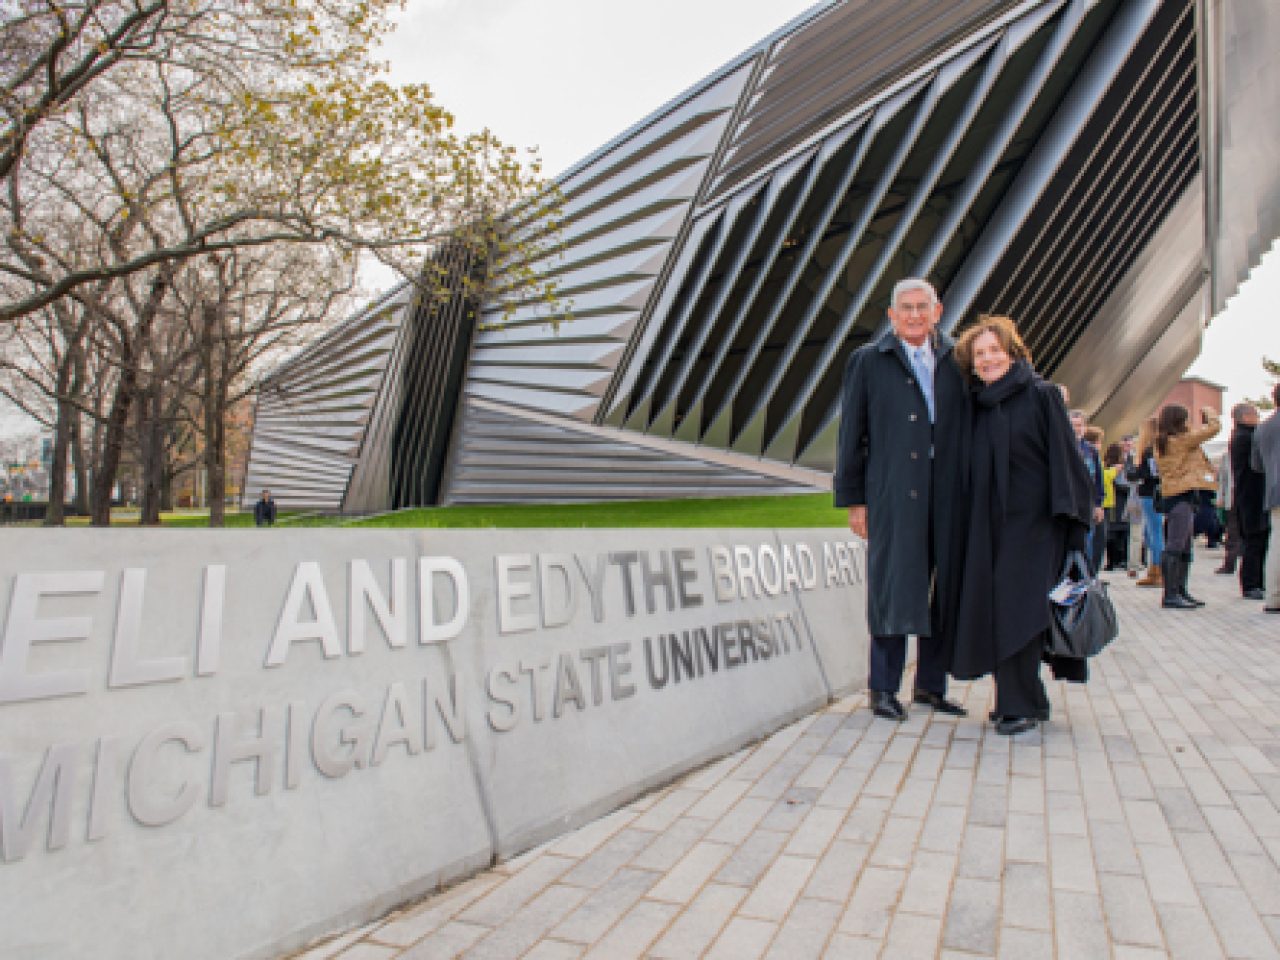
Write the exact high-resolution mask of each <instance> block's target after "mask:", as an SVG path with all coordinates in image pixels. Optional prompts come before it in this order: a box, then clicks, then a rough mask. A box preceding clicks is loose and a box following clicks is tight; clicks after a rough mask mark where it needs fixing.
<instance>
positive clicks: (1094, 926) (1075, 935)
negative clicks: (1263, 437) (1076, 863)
mask: <svg viewBox="0 0 1280 960" xmlns="http://www.w3.org/2000/svg"><path fill="white" fill-rule="evenodd" d="M1053 921H1054V922H1053V934H1054V940H1055V941H1056V942H1057V945H1058V957H1059V960H1097V958H1098V957H1105V956H1107V954H1108V953H1110V950H1111V948H1110V944H1109V943H1108V942H1107V928H1106V924H1105V923H1104V921H1103V916H1102V902H1101V901H1100V899H1099V898H1098V897H1097V895H1095V894H1091V893H1077V892H1075V891H1073V890H1054V892H1053Z"/></svg>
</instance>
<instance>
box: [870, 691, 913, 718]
mask: <svg viewBox="0 0 1280 960" xmlns="http://www.w3.org/2000/svg"><path fill="white" fill-rule="evenodd" d="M871 712H872V713H874V714H875V715H876V716H877V717H884V718H885V719H886V720H896V721H898V722H899V723H901V722H902V721H903V720H905V719H907V709H906V707H904V706H903V705H902V704H901V703H899V702H898V698H897V697H895V696H894V695H893V694H892V693H889V692H887V691H885V690H872V691H871Z"/></svg>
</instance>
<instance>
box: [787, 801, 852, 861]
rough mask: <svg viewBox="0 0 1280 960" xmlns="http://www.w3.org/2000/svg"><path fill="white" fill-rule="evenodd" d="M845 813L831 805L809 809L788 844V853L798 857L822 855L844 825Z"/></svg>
mask: <svg viewBox="0 0 1280 960" xmlns="http://www.w3.org/2000/svg"><path fill="white" fill-rule="evenodd" d="M844 819H845V818H844V813H843V812H842V811H840V810H834V809H832V808H830V807H814V808H812V809H810V810H809V813H808V814H807V815H806V816H805V818H804V820H803V821H802V822H801V824H800V826H799V828H797V830H796V832H795V833H794V834H793V835H792V837H791V840H790V842H789V843H788V844H787V848H786V849H787V853H789V854H791V855H792V856H797V857H820V856H822V853H823V851H824V850H826V849H827V847H829V846H830V845H831V841H832V840H833V839H834V838H835V835H836V833H837V832H838V831H839V830H840V828H841V827H842V826H843V825H844Z"/></svg>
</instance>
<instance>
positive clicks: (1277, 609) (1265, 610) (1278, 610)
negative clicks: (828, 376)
mask: <svg viewBox="0 0 1280 960" xmlns="http://www.w3.org/2000/svg"><path fill="white" fill-rule="evenodd" d="M1262 612H1263V613H1280V607H1263V608H1262Z"/></svg>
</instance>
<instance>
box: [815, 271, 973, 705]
mask: <svg viewBox="0 0 1280 960" xmlns="http://www.w3.org/2000/svg"><path fill="white" fill-rule="evenodd" d="M888 315H889V323H890V326H891V329H889V330H888V331H886V332H885V333H884V335H883V336H881V337H880V338H879V339H878V340H875V341H874V342H872V343H868V344H866V345H865V346H863V347H861V348H859V349H858V350H856V351H854V353H853V355H852V356H851V357H850V358H849V362H848V364H847V365H846V367H845V373H844V383H843V387H842V391H841V397H840V411H841V414H840V415H841V420H840V433H839V445H838V449H837V465H836V471H835V477H834V482H833V489H834V494H835V504H836V506H838V507H847V508H848V510H849V529H850V530H852V531H853V532H854V533H855V534H856V535H857V536H859V537H862V538H863V539H865V540H866V541H867V624H868V626H869V628H870V632H871V649H870V664H869V676H868V680H867V686H868V688H869V690H870V692H871V708H872V710H873V712H874V713H875V715H876V716H878V717H884V718H886V719H890V720H905V719H906V717H907V712H906V709H905V708H904V707H903V705H902V703H901V702H900V701H899V700H898V691H899V689H900V687H901V683H902V672H903V668H904V666H905V663H906V649H907V635H908V634H912V635H914V636H915V637H916V652H917V656H916V673H915V682H914V687H913V697H912V699H913V700H914V701H915V702H916V703H918V704H923V705H927V706H930V707H932V708H933V709H935V710H939V711H942V712H944V713H950V714H955V715H958V716H963V715H964V714H965V713H966V711H965V709H964V708H963V707H961V706H960V705H959V704H957V703H954V702H952V701H951V700H948V699H947V697H946V692H947V674H946V665H947V662H948V661H949V660H950V654H951V642H950V640H951V631H952V623H951V620H952V618H953V617H954V605H955V598H956V594H957V589H958V575H959V570H958V554H959V552H960V549H961V546H960V540H959V534H960V532H961V530H962V529H963V527H962V525H961V520H962V518H961V517H960V514H959V511H960V510H961V508H962V506H963V502H964V497H963V490H962V485H961V484H960V483H957V482H956V478H957V477H958V476H960V474H961V470H962V464H963V463H964V443H965V438H966V436H967V427H966V425H967V399H966V390H965V384H964V380H963V378H962V377H961V375H960V371H959V370H958V369H957V368H956V366H955V362H954V359H953V357H952V349H953V347H954V343H953V341H952V340H951V338H950V337H948V336H947V335H946V334H945V333H942V332H941V331H939V330H938V328H937V327H938V321H939V320H940V319H941V317H942V304H941V303H940V302H939V301H938V295H937V292H936V291H935V290H934V288H933V286H932V285H931V284H929V283H928V282H927V281H924V280H920V279H908V280H903V281H900V282H899V283H898V284H897V285H896V286H895V287H894V288H893V294H892V297H891V299H890V307H889V310H888Z"/></svg>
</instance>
